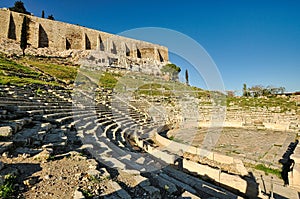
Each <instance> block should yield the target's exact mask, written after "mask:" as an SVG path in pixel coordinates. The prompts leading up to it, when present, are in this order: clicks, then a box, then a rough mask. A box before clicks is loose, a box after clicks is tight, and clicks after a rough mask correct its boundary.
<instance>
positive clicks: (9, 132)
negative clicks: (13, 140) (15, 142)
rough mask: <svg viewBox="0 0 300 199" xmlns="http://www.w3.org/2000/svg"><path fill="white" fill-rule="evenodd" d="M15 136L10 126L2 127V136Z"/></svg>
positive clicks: (0, 129) (0, 133)
mask: <svg viewBox="0 0 300 199" xmlns="http://www.w3.org/2000/svg"><path fill="white" fill-rule="evenodd" d="M12 134H13V129H12V128H11V127H10V126H1V127H0V136H2V137H10V136H12Z"/></svg>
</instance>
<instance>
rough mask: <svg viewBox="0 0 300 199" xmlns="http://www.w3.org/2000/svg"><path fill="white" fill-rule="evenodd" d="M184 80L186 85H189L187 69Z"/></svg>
mask: <svg viewBox="0 0 300 199" xmlns="http://www.w3.org/2000/svg"><path fill="white" fill-rule="evenodd" d="M185 81H186V85H189V72H188V70H187V69H185Z"/></svg>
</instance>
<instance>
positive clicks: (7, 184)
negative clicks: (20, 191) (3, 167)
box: [0, 175, 16, 198]
mask: <svg viewBox="0 0 300 199" xmlns="http://www.w3.org/2000/svg"><path fill="white" fill-rule="evenodd" d="M4 179H5V180H4V183H3V184H2V185H1V186H0V198H13V195H14V193H15V190H14V183H15V180H16V177H15V176H13V175H6V176H5V177H4Z"/></svg>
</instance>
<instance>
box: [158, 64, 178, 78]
mask: <svg viewBox="0 0 300 199" xmlns="http://www.w3.org/2000/svg"><path fill="white" fill-rule="evenodd" d="M161 71H162V72H163V73H168V74H169V75H170V77H171V79H172V80H176V79H178V73H180V71H181V69H180V67H179V66H176V65H175V64H167V65H165V66H163V67H162V69H161Z"/></svg>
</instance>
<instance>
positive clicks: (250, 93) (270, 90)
mask: <svg viewBox="0 0 300 199" xmlns="http://www.w3.org/2000/svg"><path fill="white" fill-rule="evenodd" d="M284 92H285V88H284V87H273V86H266V87H265V86H262V85H255V86H252V87H250V88H247V85H246V84H243V96H245V97H260V96H272V95H277V94H283V93H284Z"/></svg>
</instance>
